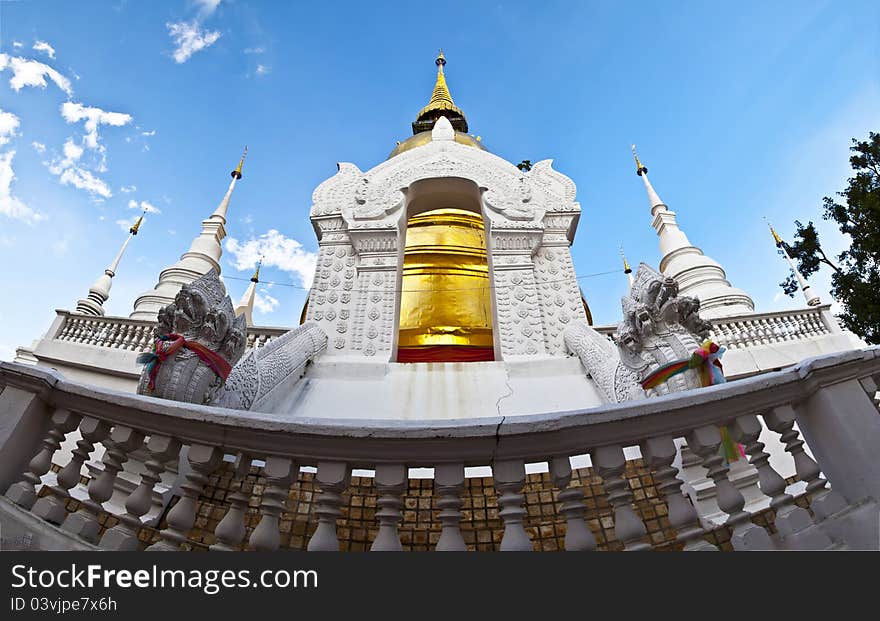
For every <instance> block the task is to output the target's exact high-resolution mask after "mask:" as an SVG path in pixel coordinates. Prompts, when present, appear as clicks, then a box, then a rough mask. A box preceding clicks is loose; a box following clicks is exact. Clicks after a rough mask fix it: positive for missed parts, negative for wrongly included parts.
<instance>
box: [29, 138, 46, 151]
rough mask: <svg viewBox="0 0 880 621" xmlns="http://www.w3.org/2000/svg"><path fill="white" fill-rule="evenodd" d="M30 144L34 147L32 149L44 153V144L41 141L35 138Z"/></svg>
mask: <svg viewBox="0 0 880 621" xmlns="http://www.w3.org/2000/svg"><path fill="white" fill-rule="evenodd" d="M31 146H32V147H33V148H34V151H36V152H37V153H45V152H46V145H44V144H43V143H42V142H37V141H36V140H34V141H33V142H32V143H31Z"/></svg>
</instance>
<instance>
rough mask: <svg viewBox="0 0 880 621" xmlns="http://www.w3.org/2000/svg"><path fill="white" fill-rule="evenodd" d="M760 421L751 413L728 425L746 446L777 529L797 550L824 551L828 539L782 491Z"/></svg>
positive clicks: (828, 543)
mask: <svg viewBox="0 0 880 621" xmlns="http://www.w3.org/2000/svg"><path fill="white" fill-rule="evenodd" d="M761 429H762V427H761V423H760V422H759V421H758V417H757V416H755V415H754V414H747V415H743V416H739V417H737V419H736V420H735V421H734V423H733V425H732V426H731V427H730V434H731V437H733V439H734V440H736V441H737V442H739V443H740V444H743V445H745V450H746V453H748V454H749V463H750V464H752V465H753V466H754V467H755V468H756V469H757V470H758V488H759V489H760V490H761V491H762V492H763V493H764V494H765V495H767V496H769V497H770V499H771V500H770V507H771V508H772V509H774V510H775V511H776V520H775V524H776V529H777V530H778V531H779V534H780V535H781V536H782V538H783V539H785V540H786V542H787V543H788V544H789V546H791V547H792V548H793V549H796V550H824V549H826V548H828V547H830V546H831V539H829V538H828V536H827V535H826V534H825V533H823V532H822V531H820V530H819V529H818V528H816V527H815V525H814V524H813V519H812V518H811V517H810V514H809V513H808V512H807V510H806V509H802V508H801V507H798V506H797V505H796V504H794V498H793V497H792V496H791V494H786V493H785V479H783V478H782V477H781V476H780V475H779V473H778V472H776V470H774V469H773V467H772V466H771V465H770V462H769V460H770V455H769V453H767V452H766V451H764V443H763V442H761V441H759V440H758V436H760V435H761Z"/></svg>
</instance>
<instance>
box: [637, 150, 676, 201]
mask: <svg viewBox="0 0 880 621" xmlns="http://www.w3.org/2000/svg"><path fill="white" fill-rule="evenodd" d="M632 152H633V157H634V158H635V160H636V174H637V175H638V176H639V177H641V178H642V181H643V182H644V184H645V190H647V192H648V202H649V203H650V204H651V214H654V213H655V210H656V209H660V208H662V209H664V210H665V209H667V207H666V203H664V202H663V201H662V200H660V196H659V195H658V194H657V192H656V191H655V190H654V186H653V185H651V181H650V180H649V179H648V168H647V167H646V166H645V165H644V164H642V162H641V160H639V154H638V153H636V145H632Z"/></svg>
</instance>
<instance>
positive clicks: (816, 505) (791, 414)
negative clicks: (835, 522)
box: [764, 405, 846, 518]
mask: <svg viewBox="0 0 880 621" xmlns="http://www.w3.org/2000/svg"><path fill="white" fill-rule="evenodd" d="M795 420H796V415H795V411H794V408H793V407H791V406H790V405H782V406H779V407H776V408H773V410H772V411H771V412H768V413H766V414H764V422H765V423H767V426H768V427H769V428H770V429H772V430H773V431H775V432H776V433H778V434H779V435H780V440H782V441H783V442H785V450H786V451H787V452H788V453H789V454H790V455H791V456H792V458H793V459H794V469H795V473H796V474H797V477H798V479H799V480H801V481H803V482H804V483H806V484H807V490H806V492H807V494H808V496H809V497H810V508H811V509H812V510H813V513H815V514H816V515H817V516H818V517H819V518H826V517H828V516H829V515H831V514H833V513H837V512H838V511H842V510H843V509H845V508H846V501H845V500H844V499H843V497H842V496H841V495H840V494H838V493H837V492H836V491H834V490H833V489H828V488H827V487H826V485H827V481H826V480H825V479H823V478H822V477H821V476H820V472H821V470H820V469H819V464H817V463H816V462H815V461H814V460H813V458H812V457H810V456H809V455H807V453H806V451H804V441H803V440H801V439H800V432H798V431H797V430H796V429H795V428H794V423H795Z"/></svg>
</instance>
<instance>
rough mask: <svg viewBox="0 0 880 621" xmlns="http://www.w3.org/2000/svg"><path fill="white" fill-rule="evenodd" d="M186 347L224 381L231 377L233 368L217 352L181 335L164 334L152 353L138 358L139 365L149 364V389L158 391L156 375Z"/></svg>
mask: <svg viewBox="0 0 880 621" xmlns="http://www.w3.org/2000/svg"><path fill="white" fill-rule="evenodd" d="M181 347H184V348H186V349H188V350H190V351H192V352H194V353H195V354H196V356H198V357H199V360H201V361H202V362H204V363H205V364H206V365H207V366H208V367H209V368H210V369H211V370H212V371H214V373H216V374H217V375H218V376H219V377H221V378H223V379H224V380H225V379H226V378H227V377H229V373H230V372H231V371H232V366H231V365H230V364H229V363H228V362H227V361H226V360H225V359H224V358H223V357H222V356H220V354H218V353H217V352H215V351H212V350H210V349H208V348H207V347H205V346H204V345H202V344H201V343H199V342H197V341H187V340H186V339H184V338H183V336H181V335H180V334H163V335H161V336H160V337H159V338H157V339H156V341H155V343H154V344H153V351H152V352H144V353H142V354H141V355H139V356H138V357H137V362H138V364H147V365H149V366H148V367H147V372H148V374H149V378H150V382H149V384H148V387H149V389H150V390H155V389H156V375H157V374H158V373H159V367H160V366H162V363H163V362H165V360H166V359H168V358H170V357H171V356H173V355H174V354H176V353H177V351H178V350H179V349H180V348H181Z"/></svg>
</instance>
